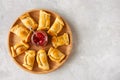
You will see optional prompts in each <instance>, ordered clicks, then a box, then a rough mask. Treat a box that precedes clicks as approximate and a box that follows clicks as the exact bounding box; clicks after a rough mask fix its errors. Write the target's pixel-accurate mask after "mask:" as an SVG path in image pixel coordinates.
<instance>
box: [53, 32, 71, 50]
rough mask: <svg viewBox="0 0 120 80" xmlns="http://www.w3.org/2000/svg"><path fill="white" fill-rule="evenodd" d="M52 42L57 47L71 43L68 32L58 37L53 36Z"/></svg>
mask: <svg viewBox="0 0 120 80" xmlns="http://www.w3.org/2000/svg"><path fill="white" fill-rule="evenodd" d="M52 44H53V46H54V47H55V48H57V47H58V46H62V45H69V37H68V34H67V33H64V34H63V35H61V36H59V37H56V36H53V37H52Z"/></svg>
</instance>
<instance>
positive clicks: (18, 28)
mask: <svg viewBox="0 0 120 80" xmlns="http://www.w3.org/2000/svg"><path fill="white" fill-rule="evenodd" d="M10 31H11V32H13V33H14V34H16V35H17V36H18V37H20V38H21V39H22V40H24V41H25V42H28V41H29V38H30V35H31V33H32V32H31V31H30V30H28V29H27V28H26V27H24V26H22V25H18V24H17V25H15V26H13V27H12V28H11V29H10Z"/></svg>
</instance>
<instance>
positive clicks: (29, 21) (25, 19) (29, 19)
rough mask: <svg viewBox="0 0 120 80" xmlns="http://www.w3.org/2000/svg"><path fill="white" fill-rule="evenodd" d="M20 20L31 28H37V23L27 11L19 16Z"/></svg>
mask: <svg viewBox="0 0 120 80" xmlns="http://www.w3.org/2000/svg"><path fill="white" fill-rule="evenodd" d="M20 20H21V21H22V23H23V24H24V25H25V26H26V27H27V28H30V27H31V28H32V29H33V30H35V29H37V27H38V24H37V23H36V22H35V20H33V18H32V17H31V16H30V15H29V13H25V14H23V15H22V16H20Z"/></svg>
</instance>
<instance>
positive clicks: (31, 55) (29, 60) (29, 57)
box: [23, 50, 35, 70]
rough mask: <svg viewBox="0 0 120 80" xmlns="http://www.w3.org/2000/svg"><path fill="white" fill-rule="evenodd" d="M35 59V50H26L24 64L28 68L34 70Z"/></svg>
mask: <svg viewBox="0 0 120 80" xmlns="http://www.w3.org/2000/svg"><path fill="white" fill-rule="evenodd" d="M34 61H35V50H28V51H25V56H24V62H23V66H24V67H26V68H27V69H28V70H32V69H33V65H34Z"/></svg>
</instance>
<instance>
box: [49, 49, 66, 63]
mask: <svg viewBox="0 0 120 80" xmlns="http://www.w3.org/2000/svg"><path fill="white" fill-rule="evenodd" d="M48 56H49V58H50V59H51V60H52V61H55V62H58V63H60V62H61V61H62V60H63V59H64V58H65V55H64V54H63V53H62V52H61V51H59V50H58V49H56V48H53V47H51V48H50V49H49V51H48Z"/></svg>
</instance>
